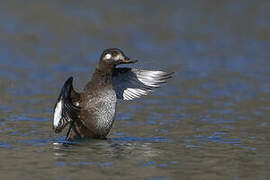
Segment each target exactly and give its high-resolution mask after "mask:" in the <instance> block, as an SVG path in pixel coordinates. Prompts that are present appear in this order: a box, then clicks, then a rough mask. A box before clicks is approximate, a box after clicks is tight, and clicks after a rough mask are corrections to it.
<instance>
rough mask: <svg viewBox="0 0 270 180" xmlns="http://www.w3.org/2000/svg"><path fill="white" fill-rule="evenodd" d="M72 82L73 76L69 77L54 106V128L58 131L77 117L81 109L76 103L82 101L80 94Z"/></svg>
mask: <svg viewBox="0 0 270 180" xmlns="http://www.w3.org/2000/svg"><path fill="white" fill-rule="evenodd" d="M72 82H73V77H70V78H68V80H67V81H66V82H65V84H64V86H63V87H62V90H61V93H60V95H59V97H58V99H57V102H56V104H55V106H54V118H53V129H54V130H55V132H56V133H58V132H61V131H62V130H63V129H64V128H65V126H66V125H67V124H69V123H70V122H72V121H73V120H74V119H75V118H77V115H78V112H79V111H80V107H78V106H75V105H74V104H76V103H77V102H80V94H79V93H77V92H76V91H75V90H74V89H73V86H72Z"/></svg>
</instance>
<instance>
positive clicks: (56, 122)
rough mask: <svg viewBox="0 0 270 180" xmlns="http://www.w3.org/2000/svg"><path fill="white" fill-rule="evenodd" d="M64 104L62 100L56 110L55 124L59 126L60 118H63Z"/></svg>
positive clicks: (55, 126)
mask: <svg viewBox="0 0 270 180" xmlns="http://www.w3.org/2000/svg"><path fill="white" fill-rule="evenodd" d="M62 105H63V102H62V100H60V101H59V102H58V103H57V105H56V107H55V110H54V118H53V126H54V128H57V127H58V126H59V123H60V120H61V118H62Z"/></svg>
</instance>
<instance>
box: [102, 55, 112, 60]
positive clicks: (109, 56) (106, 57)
mask: <svg viewBox="0 0 270 180" xmlns="http://www.w3.org/2000/svg"><path fill="white" fill-rule="evenodd" d="M111 57H112V55H111V54H106V55H105V57H104V59H111Z"/></svg>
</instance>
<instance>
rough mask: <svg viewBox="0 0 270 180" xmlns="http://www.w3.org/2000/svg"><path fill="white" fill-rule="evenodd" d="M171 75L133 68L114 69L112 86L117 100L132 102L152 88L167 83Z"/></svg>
mask: <svg viewBox="0 0 270 180" xmlns="http://www.w3.org/2000/svg"><path fill="white" fill-rule="evenodd" d="M172 74H173V73H167V72H164V71H149V70H140V69H134V68H115V70H114V73H113V86H114V90H115V92H116V96H117V99H121V100H133V99H135V98H140V97H141V96H142V95H147V94H148V93H149V92H151V91H152V90H153V88H157V87H160V86H161V84H163V83H165V82H167V80H168V79H170V78H171V77H172V76H171V75H172Z"/></svg>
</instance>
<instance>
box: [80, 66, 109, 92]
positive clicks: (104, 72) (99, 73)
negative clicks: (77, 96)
mask: <svg viewBox="0 0 270 180" xmlns="http://www.w3.org/2000/svg"><path fill="white" fill-rule="evenodd" d="M113 71H114V66H113V65H110V64H105V63H102V62H101V63H99V66H98V67H97V68H96V70H95V72H94V74H93V76H92V79H91V81H90V82H89V83H88V84H87V85H86V87H85V89H89V88H93V87H100V86H101V87H105V86H108V85H110V86H111V85H112V75H113Z"/></svg>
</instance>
